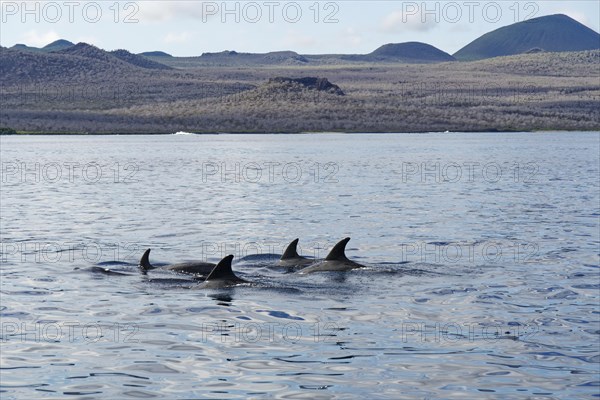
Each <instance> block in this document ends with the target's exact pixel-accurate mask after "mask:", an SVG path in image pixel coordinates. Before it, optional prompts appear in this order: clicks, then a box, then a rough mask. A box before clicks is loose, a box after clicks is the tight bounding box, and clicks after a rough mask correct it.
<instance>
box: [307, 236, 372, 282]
mask: <svg viewBox="0 0 600 400" xmlns="http://www.w3.org/2000/svg"><path fill="white" fill-rule="evenodd" d="M349 241H350V238H349V237H347V238H345V239H342V240H340V241H339V242H338V243H337V244H336V245H335V246H333V249H331V251H330V252H329V254H328V255H327V257H325V259H324V260H323V261H319V262H317V263H316V264H314V265H311V266H309V267H306V268H304V269H301V270H300V271H298V273H299V274H310V273H312V272H321V271H349V270H351V269H356V268H366V266H365V265H362V264H359V263H356V262H354V261H351V260H349V259H348V257H346V254H345V250H346V244H348V242H349Z"/></svg>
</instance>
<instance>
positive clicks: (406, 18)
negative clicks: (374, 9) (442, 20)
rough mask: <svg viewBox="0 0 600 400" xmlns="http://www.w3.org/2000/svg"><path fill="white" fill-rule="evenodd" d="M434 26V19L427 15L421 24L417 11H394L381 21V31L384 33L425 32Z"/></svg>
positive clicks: (419, 14)
mask: <svg viewBox="0 0 600 400" xmlns="http://www.w3.org/2000/svg"><path fill="white" fill-rule="evenodd" d="M436 25H437V24H436V22H435V18H433V17H432V16H429V15H427V18H426V19H425V22H423V21H422V18H421V13H420V12H418V10H416V11H414V12H406V13H403V12H402V11H400V10H396V11H393V12H392V13H391V14H389V15H388V16H386V17H385V18H384V19H383V21H382V22H381V29H382V30H383V31H384V32H386V33H398V32H406V31H417V32H426V31H429V30H431V29H433V28H435V26H436Z"/></svg>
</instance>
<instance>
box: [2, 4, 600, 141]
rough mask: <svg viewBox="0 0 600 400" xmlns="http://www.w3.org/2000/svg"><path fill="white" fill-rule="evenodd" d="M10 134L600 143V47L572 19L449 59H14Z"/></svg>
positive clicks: (61, 52)
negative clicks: (446, 137)
mask: <svg viewBox="0 0 600 400" xmlns="http://www.w3.org/2000/svg"><path fill="white" fill-rule="evenodd" d="M0 59H1V62H0V81H1V82H2V92H1V100H0V101H1V105H2V107H1V108H0V134H14V133H89V134H92V133H93V134H105V133H174V132H177V131H182V130H183V131H189V132H245V133H246V132H247V133H252V132H309V131H341V132H429V131H531V130H600V111H599V110H600V98H599V97H598V93H600V72H599V71H600V34H598V33H597V32H595V31H593V30H592V29H590V28H588V27H586V26H585V25H582V24H580V23H579V22H577V21H575V20H573V19H571V18H570V17H568V16H566V15H561V14H558V15H550V16H545V17H539V18H535V19H531V20H527V21H523V22H519V23H516V24H512V25H509V26H506V27H502V28H499V29H496V30H494V31H492V32H489V33H487V34H485V35H483V36H481V37H480V38H477V39H475V40H474V41H472V42H471V43H469V44H467V45H466V46H464V47H463V48H462V49H460V50H459V51H457V52H456V53H455V54H453V55H451V54H448V53H446V52H444V51H442V50H440V49H437V48H435V47H434V46H431V45H429V44H426V43H420V42H406V43H389V44H385V45H382V46H380V47H379V48H377V49H375V50H374V51H372V52H371V53H368V54H322V55H302V54H298V53H296V52H294V51H275V52H270V53H262V54H256V53H242V52H237V51H234V50H227V51H223V52H218V53H204V54H202V55H199V56H197V57H174V56H172V55H170V54H168V53H165V52H163V51H159V50H156V51H149V52H144V53H140V54H133V53H131V52H129V51H127V50H125V49H119V50H114V51H105V50H102V49H99V48H97V47H95V46H93V45H91V44H87V43H77V44H75V43H72V42H70V41H68V40H64V39H63V40H58V41H55V42H53V43H50V44H48V45H46V46H44V47H42V48H36V47H30V46H27V45H25V44H18V45H15V46H13V47H11V48H4V47H0Z"/></svg>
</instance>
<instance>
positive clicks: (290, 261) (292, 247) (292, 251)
mask: <svg viewBox="0 0 600 400" xmlns="http://www.w3.org/2000/svg"><path fill="white" fill-rule="evenodd" d="M297 247H298V239H294V240H292V242H291V243H290V244H289V245H288V247H287V248H286V249H285V252H284V253H283V255H282V256H281V258H280V259H279V261H278V262H277V265H279V266H281V267H301V266H306V265H310V264H312V263H313V262H314V260H311V259H310V258H306V257H302V256H301V255H299V254H298V250H297Z"/></svg>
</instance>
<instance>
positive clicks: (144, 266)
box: [140, 249, 154, 272]
mask: <svg viewBox="0 0 600 400" xmlns="http://www.w3.org/2000/svg"><path fill="white" fill-rule="evenodd" d="M149 257H150V249H148V250H146V251H145V252H144V255H143V256H142V258H140V269H141V270H142V271H144V272H146V271H148V270H149V269H152V268H154V267H153V266H152V264H150V260H149Z"/></svg>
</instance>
